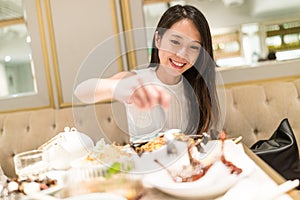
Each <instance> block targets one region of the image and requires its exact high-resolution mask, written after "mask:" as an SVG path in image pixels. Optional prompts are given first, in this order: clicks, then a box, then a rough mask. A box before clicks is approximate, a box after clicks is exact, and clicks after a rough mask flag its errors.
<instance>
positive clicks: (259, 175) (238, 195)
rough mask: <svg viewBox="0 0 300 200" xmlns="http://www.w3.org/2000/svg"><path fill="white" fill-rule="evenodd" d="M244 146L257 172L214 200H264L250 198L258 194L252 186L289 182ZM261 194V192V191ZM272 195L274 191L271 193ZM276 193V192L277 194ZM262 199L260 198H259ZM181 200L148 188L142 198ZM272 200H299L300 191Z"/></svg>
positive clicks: (281, 195)
mask: <svg viewBox="0 0 300 200" xmlns="http://www.w3.org/2000/svg"><path fill="white" fill-rule="evenodd" d="M240 145H242V146H243V149H244V151H245V153H246V155H247V156H249V158H250V159H252V160H253V161H254V163H255V164H256V166H255V171H254V172H253V173H251V175H250V176H249V177H247V178H244V179H243V180H242V181H240V182H238V183H237V184H235V185H234V186H233V187H232V188H230V189H229V191H227V192H226V193H225V194H223V195H221V196H219V197H217V198H214V200H235V199H244V200H245V199H249V200H250V199H251V200H254V199H262V200H268V199H264V197H263V193H258V195H257V196H256V197H252V196H249V194H251V193H252V194H253V193H257V192H258V191H257V190H256V189H257V188H251V186H255V187H257V186H258V187H259V186H262V185H272V186H274V185H280V184H283V183H285V182H286V181H287V180H286V179H285V178H283V177H282V176H281V175H280V174H279V173H278V172H276V171H275V170H274V169H273V168H272V167H270V166H269V165H268V164H267V163H266V162H264V161H263V160H262V159H261V158H260V157H258V156H257V155H256V154H255V153H253V152H252V151H251V150H250V149H249V148H248V147H247V146H246V145H244V144H242V143H241V144H240ZM259 192H261V191H259ZM269 192H271V194H272V191H269ZM275 192H276V191H274V193H275ZM229 193H231V195H229V196H226V194H229ZM260 196H261V197H262V198H259V197H260ZM153 199H155V200H181V199H182V198H178V197H175V196H171V195H168V194H165V193H163V192H161V191H160V190H158V189H156V188H147V189H146V191H145V194H144V195H143V196H142V197H141V199H140V200H153ZM271 199H276V200H299V199H300V190H297V189H292V190H290V191H288V192H286V193H283V194H278V195H276V196H274V197H273V198H270V199H269V200H271ZM206 200H208V199H206Z"/></svg>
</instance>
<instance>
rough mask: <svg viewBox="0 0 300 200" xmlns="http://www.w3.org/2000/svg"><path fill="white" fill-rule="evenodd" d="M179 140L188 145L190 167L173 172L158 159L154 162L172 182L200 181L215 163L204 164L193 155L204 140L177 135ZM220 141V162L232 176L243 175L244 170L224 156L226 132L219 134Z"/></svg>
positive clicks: (186, 166) (183, 167)
mask: <svg viewBox="0 0 300 200" xmlns="http://www.w3.org/2000/svg"><path fill="white" fill-rule="evenodd" d="M196 138H197V137H196ZM177 139H180V140H181V141H185V142H187V144H188V151H187V152H188V157H189V165H184V166H182V169H181V170H179V171H171V170H170V169H168V168H167V167H165V166H164V165H163V164H162V163H161V162H159V161H158V159H155V160H154V161H155V162H156V163H158V164H159V165H160V166H162V167H163V168H164V169H165V170H166V171H167V173H168V174H169V175H170V176H171V178H172V180H173V181H174V182H177V183H183V182H193V181H196V180H199V179H200V178H201V177H203V176H204V175H205V174H206V172H207V171H208V170H209V169H210V167H211V166H212V165H213V164H214V163H210V164H206V165H204V164H202V163H201V162H200V160H197V159H196V158H194V157H193V156H192V155H193V154H192V151H193V149H194V147H196V145H198V144H199V143H201V142H202V139H201V138H200V139H199V137H198V138H197V139H196V140H194V139H193V138H192V137H189V136H185V135H182V134H180V135H177ZM219 139H220V140H221V151H222V152H221V156H220V160H221V162H222V163H223V164H224V165H225V166H227V167H228V168H229V169H230V173H231V174H240V173H242V171H243V170H242V169H241V168H239V167H237V166H235V165H234V164H233V163H232V162H230V161H228V160H227V159H226V158H225V155H224V143H225V142H224V141H225V139H226V133H225V132H224V131H221V132H220V134H219ZM196 149H197V150H198V151H199V148H197V147H196Z"/></svg>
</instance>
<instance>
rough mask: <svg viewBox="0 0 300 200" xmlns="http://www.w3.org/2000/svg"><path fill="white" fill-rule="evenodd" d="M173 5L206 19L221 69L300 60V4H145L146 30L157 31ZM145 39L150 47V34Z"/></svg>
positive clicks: (169, 0) (260, 0) (175, 0)
mask: <svg viewBox="0 0 300 200" xmlns="http://www.w3.org/2000/svg"><path fill="white" fill-rule="evenodd" d="M175 4H181V5H185V4H189V5H193V6H195V7H197V8H199V10H200V11H201V12H202V13H203V14H204V15H205V16H206V18H207V20H208V22H209V24H210V28H211V33H212V42H213V49H214V57H215V61H216V64H217V66H219V67H220V68H222V69H225V68H226V67H227V68H228V67H237V66H247V67H253V66H260V65H263V64H265V63H267V62H275V63H276V62H280V61H286V60H293V59H300V13H299V9H300V1H294V0H287V1H285V3H282V2H281V1H271V0H252V1H249V0H201V1H199V0H180V1H179V0H145V1H144V7H143V9H144V19H145V24H146V26H147V27H156V25H157V23H158V20H159V18H160V16H161V15H162V13H163V12H164V11H165V10H166V9H167V8H168V7H169V6H172V5H175ZM271 4H272V8H271V7H270V6H267V5H271ZM221 13H222V14H221ZM147 35H148V38H147V39H148V46H149V47H150V46H151V41H152V38H151V37H152V35H153V33H151V34H147Z"/></svg>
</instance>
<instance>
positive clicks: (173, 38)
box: [156, 19, 201, 84]
mask: <svg viewBox="0 0 300 200" xmlns="http://www.w3.org/2000/svg"><path fill="white" fill-rule="evenodd" d="M156 47H157V48H158V50H159V53H158V55H159V59H160V65H159V67H158V70H157V75H158V77H159V79H160V80H161V81H162V82H164V83H167V84H175V83H177V82H178V81H179V80H180V75H181V74H182V73H184V72H185V71H186V70H188V69H189V68H191V67H192V66H193V64H194V63H195V62H196V60H197V58H198V56H199V52H200V49H201V36H200V33H199V32H198V30H197V28H196V26H195V25H194V23H193V22H192V21H191V20H189V19H183V20H180V21H178V22H176V23H175V24H173V25H172V26H171V28H170V29H168V30H166V32H165V33H164V34H163V36H162V37H161V36H159V35H158V34H157V33H156Z"/></svg>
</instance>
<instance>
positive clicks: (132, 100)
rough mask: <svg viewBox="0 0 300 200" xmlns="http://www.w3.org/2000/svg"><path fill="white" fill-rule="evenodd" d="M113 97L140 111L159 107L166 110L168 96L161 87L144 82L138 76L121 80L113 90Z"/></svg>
mask: <svg viewBox="0 0 300 200" xmlns="http://www.w3.org/2000/svg"><path fill="white" fill-rule="evenodd" d="M112 92H113V97H114V98H115V99H117V100H119V101H123V102H125V103H129V104H134V105H136V106H137V107H138V108H140V109H151V108H152V107H154V106H156V105H161V106H162V107H163V108H165V109H167V108H168V106H169V101H170V94H169V93H168V92H167V90H166V89H165V88H163V86H161V85H158V84H156V83H153V82H150V81H145V80H143V79H142V77H140V76H139V75H133V76H129V77H125V78H122V79H120V80H118V81H117V83H116V84H115V87H114V88H113V91H112Z"/></svg>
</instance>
